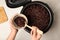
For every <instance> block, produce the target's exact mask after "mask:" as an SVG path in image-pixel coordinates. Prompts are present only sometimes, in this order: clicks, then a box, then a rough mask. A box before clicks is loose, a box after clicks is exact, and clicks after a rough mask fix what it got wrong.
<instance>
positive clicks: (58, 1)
mask: <svg viewBox="0 0 60 40" xmlns="http://www.w3.org/2000/svg"><path fill="white" fill-rule="evenodd" d="M38 1H43V2H45V3H47V4H48V5H49V6H50V7H51V9H52V10H53V12H54V22H53V25H52V27H51V28H50V30H49V31H48V32H47V33H45V34H44V35H43V37H42V38H41V40H60V0H38ZM0 6H2V7H4V9H5V12H6V14H7V17H8V21H6V22H4V23H2V24H0V40H6V39H7V37H8V35H9V33H10V31H11V30H10V24H9V20H10V19H11V18H12V16H13V15H15V14H17V13H20V12H21V10H22V8H23V7H18V8H13V9H12V8H8V7H7V5H6V3H5V0H0ZM24 33H25V34H24ZM15 39H16V40H30V39H31V37H30V34H28V33H27V32H26V31H24V30H23V29H20V30H19V32H18V33H17V36H16V38H15Z"/></svg>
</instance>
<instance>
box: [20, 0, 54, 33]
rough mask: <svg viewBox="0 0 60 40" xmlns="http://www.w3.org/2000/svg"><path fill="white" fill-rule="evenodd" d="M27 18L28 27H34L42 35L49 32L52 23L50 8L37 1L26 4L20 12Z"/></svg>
mask: <svg viewBox="0 0 60 40" xmlns="http://www.w3.org/2000/svg"><path fill="white" fill-rule="evenodd" d="M21 13H23V14H24V15H26V17H27V18H28V25H30V26H36V27H37V28H39V29H40V30H42V31H43V32H44V33H45V32H47V31H48V30H49V28H50V27H51V25H52V22H53V12H52V10H51V9H50V7H49V6H48V5H47V4H45V3H43V2H39V1H34V2H31V3H28V4H26V5H25V6H24V8H23V9H22V12H21Z"/></svg>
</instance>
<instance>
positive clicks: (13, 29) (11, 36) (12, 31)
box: [7, 21, 18, 40]
mask: <svg viewBox="0 0 60 40" xmlns="http://www.w3.org/2000/svg"><path fill="white" fill-rule="evenodd" d="M10 26H11V27H10V29H11V32H10V34H9V36H8V38H7V40H14V39H15V37H16V34H17V32H18V29H16V28H15V27H14V25H13V23H12V21H10Z"/></svg>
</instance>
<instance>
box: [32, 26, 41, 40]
mask: <svg viewBox="0 0 60 40" xmlns="http://www.w3.org/2000/svg"><path fill="white" fill-rule="evenodd" d="M32 28H33V29H32V31H31V36H32V40H40V39H41V37H42V35H41V34H39V33H38V32H37V28H36V27H35V26H33V27H32Z"/></svg>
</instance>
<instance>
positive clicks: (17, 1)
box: [6, 0, 53, 33]
mask: <svg viewBox="0 0 60 40" xmlns="http://www.w3.org/2000/svg"><path fill="white" fill-rule="evenodd" d="M6 4H7V6H8V7H10V8H17V7H20V6H23V9H22V11H21V13H22V14H24V11H25V9H26V8H27V7H28V6H30V5H32V4H39V5H42V6H43V7H44V8H45V9H47V10H48V13H49V16H50V21H49V23H48V26H46V27H45V28H44V29H43V30H42V31H43V32H44V33H46V32H47V31H48V30H49V29H50V27H51V25H52V23H53V12H52V10H51V8H50V7H49V5H48V4H46V3H44V2H41V1H31V0H6ZM26 14H27V13H26ZM26 14H24V15H26ZM27 18H28V17H27ZM29 21H30V20H28V22H29ZM25 30H26V31H28V32H29V31H31V30H30V29H29V28H27V27H26V28H25Z"/></svg>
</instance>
